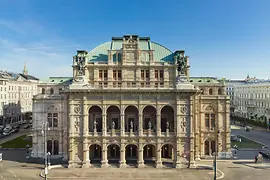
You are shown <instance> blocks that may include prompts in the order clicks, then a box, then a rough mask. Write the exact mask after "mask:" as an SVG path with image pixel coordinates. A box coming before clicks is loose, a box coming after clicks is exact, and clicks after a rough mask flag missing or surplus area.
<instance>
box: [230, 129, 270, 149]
mask: <svg viewBox="0 0 270 180" xmlns="http://www.w3.org/2000/svg"><path fill="white" fill-rule="evenodd" d="M239 128H240V129H232V132H231V133H232V134H235V135H240V136H245V137H247V138H250V139H252V140H254V141H257V142H260V143H261V144H264V145H267V146H268V147H270V132H267V131H258V130H251V131H245V129H244V128H243V127H239ZM268 149H269V148H268Z"/></svg>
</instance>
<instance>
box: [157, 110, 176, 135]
mask: <svg viewBox="0 0 270 180" xmlns="http://www.w3.org/2000/svg"><path fill="white" fill-rule="evenodd" d="M160 114H161V132H174V121H175V118H174V115H175V111H174V108H173V107H172V106H169V105H165V106H163V107H162V108H161V110H160Z"/></svg>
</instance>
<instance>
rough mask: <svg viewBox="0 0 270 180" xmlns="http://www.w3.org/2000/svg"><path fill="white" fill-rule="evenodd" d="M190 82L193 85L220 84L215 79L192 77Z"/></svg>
mask: <svg viewBox="0 0 270 180" xmlns="http://www.w3.org/2000/svg"><path fill="white" fill-rule="evenodd" d="M190 82H193V83H220V82H219V80H218V79H217V78H215V77H190Z"/></svg>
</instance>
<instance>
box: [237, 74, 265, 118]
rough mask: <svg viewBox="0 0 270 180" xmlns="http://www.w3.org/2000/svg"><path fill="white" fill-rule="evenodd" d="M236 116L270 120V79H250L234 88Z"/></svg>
mask: <svg viewBox="0 0 270 180" xmlns="http://www.w3.org/2000/svg"><path fill="white" fill-rule="evenodd" d="M234 106H235V111H234V116H239V117H244V118H248V119H252V120H259V121H262V122H270V80H259V79H256V80H249V81H246V83H243V84H238V85H236V86H235V88H234Z"/></svg>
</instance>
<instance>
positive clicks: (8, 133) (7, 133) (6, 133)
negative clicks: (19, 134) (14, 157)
mask: <svg viewBox="0 0 270 180" xmlns="http://www.w3.org/2000/svg"><path fill="white" fill-rule="evenodd" d="M10 134H11V131H4V132H3V135H4V136H9V135H10Z"/></svg>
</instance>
